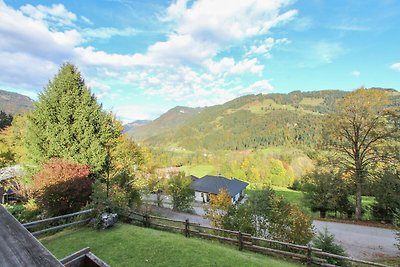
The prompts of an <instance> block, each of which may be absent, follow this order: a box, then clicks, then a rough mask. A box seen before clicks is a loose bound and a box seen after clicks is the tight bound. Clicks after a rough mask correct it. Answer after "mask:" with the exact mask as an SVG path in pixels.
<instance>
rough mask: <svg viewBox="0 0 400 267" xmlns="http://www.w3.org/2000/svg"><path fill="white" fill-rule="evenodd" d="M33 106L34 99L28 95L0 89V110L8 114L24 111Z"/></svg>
mask: <svg viewBox="0 0 400 267" xmlns="http://www.w3.org/2000/svg"><path fill="white" fill-rule="evenodd" d="M32 108H33V100H32V99H30V98H29V97H27V96H24V95H21V94H17V93H13V92H8V91H3V90H0V111H4V112H5V113H7V114H12V115H15V114H19V113H24V112H26V111H28V110H30V109H32Z"/></svg>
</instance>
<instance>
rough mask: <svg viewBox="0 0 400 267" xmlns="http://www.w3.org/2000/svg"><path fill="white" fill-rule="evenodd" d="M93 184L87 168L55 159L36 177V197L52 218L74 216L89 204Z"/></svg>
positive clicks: (44, 166)
mask: <svg viewBox="0 0 400 267" xmlns="http://www.w3.org/2000/svg"><path fill="white" fill-rule="evenodd" d="M92 182H93V179H92V177H91V176H90V167H89V166H88V165H79V164H75V163H72V162H68V161H65V160H62V159H56V158H53V159H51V160H49V161H48V162H46V163H44V164H43V166H42V169H41V171H40V172H39V173H37V174H36V175H35V176H34V177H33V187H32V189H33V196H34V198H35V199H36V200H37V202H38V205H39V206H40V208H41V209H42V210H45V211H46V212H47V213H48V214H49V215H50V216H56V215H62V214H66V213H71V212H75V211H79V210H80V209H81V208H82V207H84V206H85V205H86V204H87V202H88V201H89V197H90V195H91V193H92Z"/></svg>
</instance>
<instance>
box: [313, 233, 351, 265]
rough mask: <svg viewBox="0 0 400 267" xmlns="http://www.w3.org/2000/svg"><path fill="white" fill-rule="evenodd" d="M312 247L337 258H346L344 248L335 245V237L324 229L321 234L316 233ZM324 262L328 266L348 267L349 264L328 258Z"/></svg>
mask: <svg viewBox="0 0 400 267" xmlns="http://www.w3.org/2000/svg"><path fill="white" fill-rule="evenodd" d="M313 245H314V247H316V248H319V249H322V251H323V252H328V253H332V254H336V255H339V256H347V254H346V252H345V250H344V248H343V247H342V246H340V245H339V244H336V243H335V236H334V235H333V234H330V233H329V232H328V229H327V228H325V229H324V231H323V232H318V234H317V235H316V236H315V238H314V239H313ZM326 260H327V261H328V263H330V264H334V265H338V266H350V264H349V263H348V262H346V261H345V260H340V259H334V258H329V257H326Z"/></svg>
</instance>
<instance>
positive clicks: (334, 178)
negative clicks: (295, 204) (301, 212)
mask: <svg viewBox="0 0 400 267" xmlns="http://www.w3.org/2000/svg"><path fill="white" fill-rule="evenodd" d="M303 183H304V184H303V190H304V192H305V195H304V201H305V202H306V204H307V206H309V207H310V208H311V210H312V211H319V213H320V217H321V218H325V217H326V213H327V212H328V211H341V212H345V213H349V212H350V213H351V204H350V201H349V199H348V196H349V193H348V189H347V185H346V183H345V181H344V180H343V179H342V177H341V173H340V172H338V171H335V170H333V169H329V168H326V167H324V166H321V165H320V166H318V167H317V168H316V169H315V170H314V172H312V173H311V174H309V175H308V176H306V177H305V178H304V181H303Z"/></svg>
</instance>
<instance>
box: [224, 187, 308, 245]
mask: <svg viewBox="0 0 400 267" xmlns="http://www.w3.org/2000/svg"><path fill="white" fill-rule="evenodd" d="M222 225H223V227H225V228H227V229H231V230H240V231H243V232H246V233H249V234H253V235H256V236H259V237H264V238H272V239H277V240H280V241H284V242H290V243H296V244H307V243H308V242H309V241H310V240H311V238H312V236H313V228H312V223H311V219H310V218H309V217H308V216H307V215H306V214H304V213H303V212H302V211H301V210H300V208H299V207H297V206H296V205H292V204H290V203H289V202H287V201H286V200H285V199H284V198H282V197H278V196H276V195H275V193H274V191H273V190H272V189H270V188H265V189H263V190H260V191H256V192H253V193H252V194H251V195H250V196H249V199H248V201H246V202H245V203H243V204H238V205H237V206H234V207H231V208H230V209H229V210H228V212H227V213H226V215H225V216H224V218H223V221H222Z"/></svg>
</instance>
